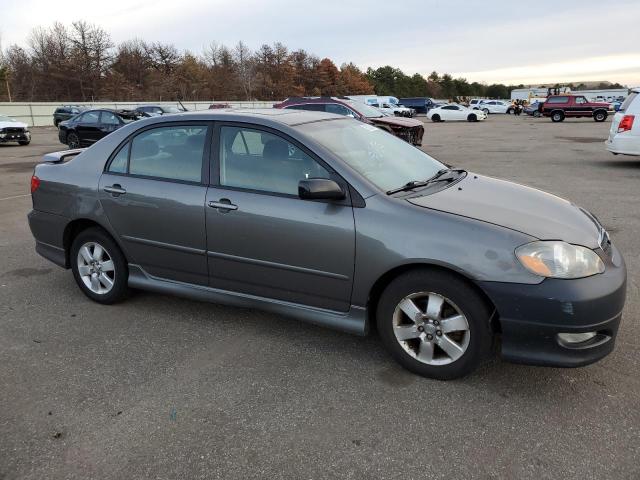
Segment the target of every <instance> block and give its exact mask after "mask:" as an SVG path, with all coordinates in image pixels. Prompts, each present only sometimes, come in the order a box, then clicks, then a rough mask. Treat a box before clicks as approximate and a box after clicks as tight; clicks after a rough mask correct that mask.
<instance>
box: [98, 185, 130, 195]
mask: <svg viewBox="0 0 640 480" xmlns="http://www.w3.org/2000/svg"><path fill="white" fill-rule="evenodd" d="M103 190H104V191H105V192H108V193H110V194H111V195H113V196H118V195H124V194H125V193H127V191H126V190H125V189H124V188H122V187H121V186H120V185H118V184H117V183H116V184H115V185H112V186H110V187H104V188H103Z"/></svg>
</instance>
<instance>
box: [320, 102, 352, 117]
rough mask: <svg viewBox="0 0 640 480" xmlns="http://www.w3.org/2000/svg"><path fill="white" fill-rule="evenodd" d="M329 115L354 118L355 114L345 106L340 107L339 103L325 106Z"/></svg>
mask: <svg viewBox="0 0 640 480" xmlns="http://www.w3.org/2000/svg"><path fill="white" fill-rule="evenodd" d="M325 108H326V112H327V113H335V114H336V115H343V116H345V117H348V116H352V117H353V112H352V111H351V110H349V109H348V108H347V107H345V106H344V105H340V104H339V103H327V104H326V105H325Z"/></svg>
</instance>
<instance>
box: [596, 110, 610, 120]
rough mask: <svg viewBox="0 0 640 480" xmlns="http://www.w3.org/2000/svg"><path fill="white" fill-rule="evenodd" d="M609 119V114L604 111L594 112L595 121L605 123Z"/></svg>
mask: <svg viewBox="0 0 640 480" xmlns="http://www.w3.org/2000/svg"><path fill="white" fill-rule="evenodd" d="M606 119H607V112H605V111H603V110H596V111H595V112H593V120H594V121H596V122H604V121H605V120H606Z"/></svg>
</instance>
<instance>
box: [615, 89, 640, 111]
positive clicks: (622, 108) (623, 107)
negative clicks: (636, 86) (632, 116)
mask: <svg viewBox="0 0 640 480" xmlns="http://www.w3.org/2000/svg"><path fill="white" fill-rule="evenodd" d="M637 96H638V92H631V95H629V96H628V97H627V99H626V100H625V101H624V102H622V105H620V109H619V110H618V111H619V112H626V111H627V109H628V108H629V106H630V105H631V104H632V103H633V101H634V100H635V99H636V97H637Z"/></svg>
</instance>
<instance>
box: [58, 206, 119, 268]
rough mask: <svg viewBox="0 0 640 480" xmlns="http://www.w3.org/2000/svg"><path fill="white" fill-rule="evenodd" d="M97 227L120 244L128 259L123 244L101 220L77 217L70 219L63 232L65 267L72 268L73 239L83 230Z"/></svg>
mask: <svg viewBox="0 0 640 480" xmlns="http://www.w3.org/2000/svg"><path fill="white" fill-rule="evenodd" d="M93 227H97V228H99V229H100V230H102V231H104V232H105V233H106V234H107V235H109V237H111V239H113V241H114V242H115V243H116V245H118V247H119V248H120V250H121V251H122V254H123V255H124V257H125V259H127V258H128V257H127V254H126V252H125V250H124V248H122V245H121V244H120V242H119V241H118V239H117V237H116V236H115V235H113V234H112V233H111V231H110V230H109V228H107V227H105V226H104V225H102V224H101V223H100V222H98V221H96V220H94V219H91V218H76V219H73V220H72V221H70V222H69V223H68V224H67V225H66V226H65V228H64V231H63V233H62V245H63V248H64V256H65V267H66V268H70V266H71V263H70V258H69V257H70V252H71V244H72V243H73V239H74V238H76V237H77V236H78V235H79V234H80V233H81V232H83V231H85V230H87V229H88V228H93Z"/></svg>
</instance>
